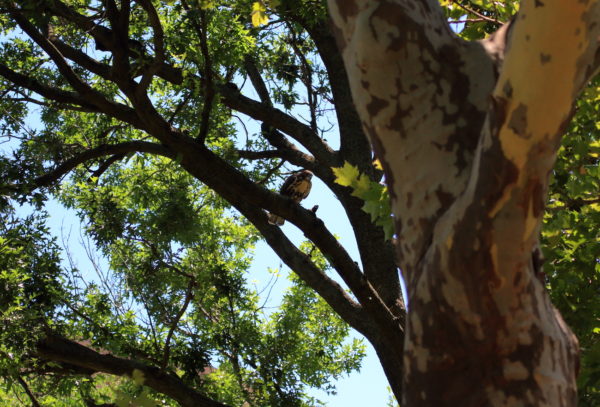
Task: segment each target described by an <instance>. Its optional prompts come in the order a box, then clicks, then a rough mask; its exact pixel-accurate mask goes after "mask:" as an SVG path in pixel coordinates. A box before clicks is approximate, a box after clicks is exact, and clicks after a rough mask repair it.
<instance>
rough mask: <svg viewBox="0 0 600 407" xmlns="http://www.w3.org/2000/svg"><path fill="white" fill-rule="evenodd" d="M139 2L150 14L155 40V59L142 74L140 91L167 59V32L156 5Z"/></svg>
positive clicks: (146, 1) (145, 0) (144, 89)
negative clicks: (165, 32)
mask: <svg viewBox="0 0 600 407" xmlns="http://www.w3.org/2000/svg"><path fill="white" fill-rule="evenodd" d="M137 1H138V3H140V4H141V5H142V7H143V8H144V10H145V11H146V13H147V14H148V20H149V22H150V26H151V27H152V32H153V34H154V35H153V36H152V38H153V41H154V59H153V61H152V62H151V63H150V64H149V65H148V67H146V68H145V69H144V73H143V74H142V79H141V80H140V83H139V86H138V88H137V91H138V92H145V91H146V89H147V88H148V86H149V85H150V83H151V82H152V77H153V76H154V75H155V74H156V73H157V72H158V70H159V68H160V67H161V65H162V64H163V63H164V60H165V44H164V38H165V34H164V31H163V28H162V24H161V22H160V18H159V17H158V13H157V12H156V9H155V8H154V5H153V4H152V2H150V1H149V0H137Z"/></svg>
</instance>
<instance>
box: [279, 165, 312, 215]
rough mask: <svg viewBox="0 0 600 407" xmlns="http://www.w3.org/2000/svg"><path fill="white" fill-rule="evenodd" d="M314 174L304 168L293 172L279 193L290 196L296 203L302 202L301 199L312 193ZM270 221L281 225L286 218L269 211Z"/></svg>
mask: <svg viewBox="0 0 600 407" xmlns="http://www.w3.org/2000/svg"><path fill="white" fill-rule="evenodd" d="M312 176H313V173H312V172H310V171H309V170H302V171H297V172H295V173H293V174H292V175H290V176H289V177H287V179H286V180H285V182H284V183H283V185H282V186H281V188H280V189H279V193H280V194H281V195H284V196H289V197H290V198H292V199H293V200H294V202H296V203H300V201H301V200H303V199H304V198H306V197H307V196H308V194H309V193H310V188H311V187H312V182H311V181H310V180H311V178H312ZM269 223H270V224H271V225H278V226H281V225H283V224H284V223H285V219H283V218H282V217H281V216H278V215H275V214H274V213H269Z"/></svg>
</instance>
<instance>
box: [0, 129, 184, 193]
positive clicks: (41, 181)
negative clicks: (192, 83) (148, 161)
mask: <svg viewBox="0 0 600 407" xmlns="http://www.w3.org/2000/svg"><path fill="white" fill-rule="evenodd" d="M134 152H140V153H150V154H157V155H162V156H165V157H169V158H175V154H174V153H173V152H172V151H170V150H169V149H168V148H166V147H164V146H162V145H160V144H155V143H149V142H146V141H129V142H125V143H120V144H103V145H101V146H98V147H96V148H92V149H90V150H87V151H84V152H82V153H79V154H78V155H76V156H75V157H73V158H70V159H68V160H66V161H65V162H63V163H61V164H59V165H58V166H57V167H56V168H54V169H53V170H52V171H50V172H49V173H47V174H44V175H42V176H40V177H37V178H36V179H35V180H34V181H33V184H34V185H35V187H36V188H40V187H47V186H49V185H51V184H53V183H54V182H56V181H58V180H59V179H60V178H62V177H63V176H64V175H66V174H67V173H69V172H70V171H71V170H73V169H74V168H75V167H77V166H78V165H80V164H83V163H84V162H86V161H89V160H93V159H95V158H99V157H103V156H106V155H114V154H126V153H134ZM5 188H6V186H5ZM8 189H13V190H17V189H19V186H18V185H10V186H8Z"/></svg>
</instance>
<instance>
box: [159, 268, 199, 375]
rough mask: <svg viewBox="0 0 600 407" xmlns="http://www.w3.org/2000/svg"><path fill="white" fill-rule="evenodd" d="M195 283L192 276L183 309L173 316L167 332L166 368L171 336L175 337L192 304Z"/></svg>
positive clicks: (164, 354) (164, 358) (164, 363)
mask: <svg viewBox="0 0 600 407" xmlns="http://www.w3.org/2000/svg"><path fill="white" fill-rule="evenodd" d="M194 285H195V280H194V279H193V278H192V279H191V280H190V284H189V286H188V289H187V291H186V293H185V300H184V301H183V305H182V306H181V309H180V310H179V312H178V313H177V315H175V318H173V322H172V323H171V328H170V329H169V333H168V334H167V339H165V347H164V349H163V358H162V367H163V368H166V367H167V365H168V364H169V354H170V352H171V338H172V337H173V333H174V332H175V329H176V328H177V325H178V324H179V320H180V319H181V317H182V316H183V314H185V311H186V310H187V309H188V306H189V305H190V302H191V301H192V298H194Z"/></svg>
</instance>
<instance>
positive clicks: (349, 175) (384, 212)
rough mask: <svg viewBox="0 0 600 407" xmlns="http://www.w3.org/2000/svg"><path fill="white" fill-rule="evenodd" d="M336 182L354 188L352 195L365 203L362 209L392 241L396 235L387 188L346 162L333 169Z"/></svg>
mask: <svg viewBox="0 0 600 407" xmlns="http://www.w3.org/2000/svg"><path fill="white" fill-rule="evenodd" d="M333 173H334V174H335V176H336V180H335V182H337V183H338V184H340V185H342V186H345V187H350V188H352V195H353V196H355V197H357V198H360V199H362V200H363V201H365V204H364V205H363V207H362V209H363V211H365V212H366V213H368V214H369V215H371V221H372V222H373V223H375V224H376V225H377V226H381V227H382V228H383V231H384V233H385V238H386V239H391V238H392V235H393V233H394V223H393V219H392V210H391V208H390V196H389V193H388V189H387V187H386V186H385V185H384V184H382V183H379V182H375V181H372V180H371V179H370V178H369V177H368V176H367V175H365V174H361V173H360V172H359V171H358V168H356V167H355V166H353V165H352V164H350V163H348V162H345V163H344V165H343V166H342V167H339V168H333Z"/></svg>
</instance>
